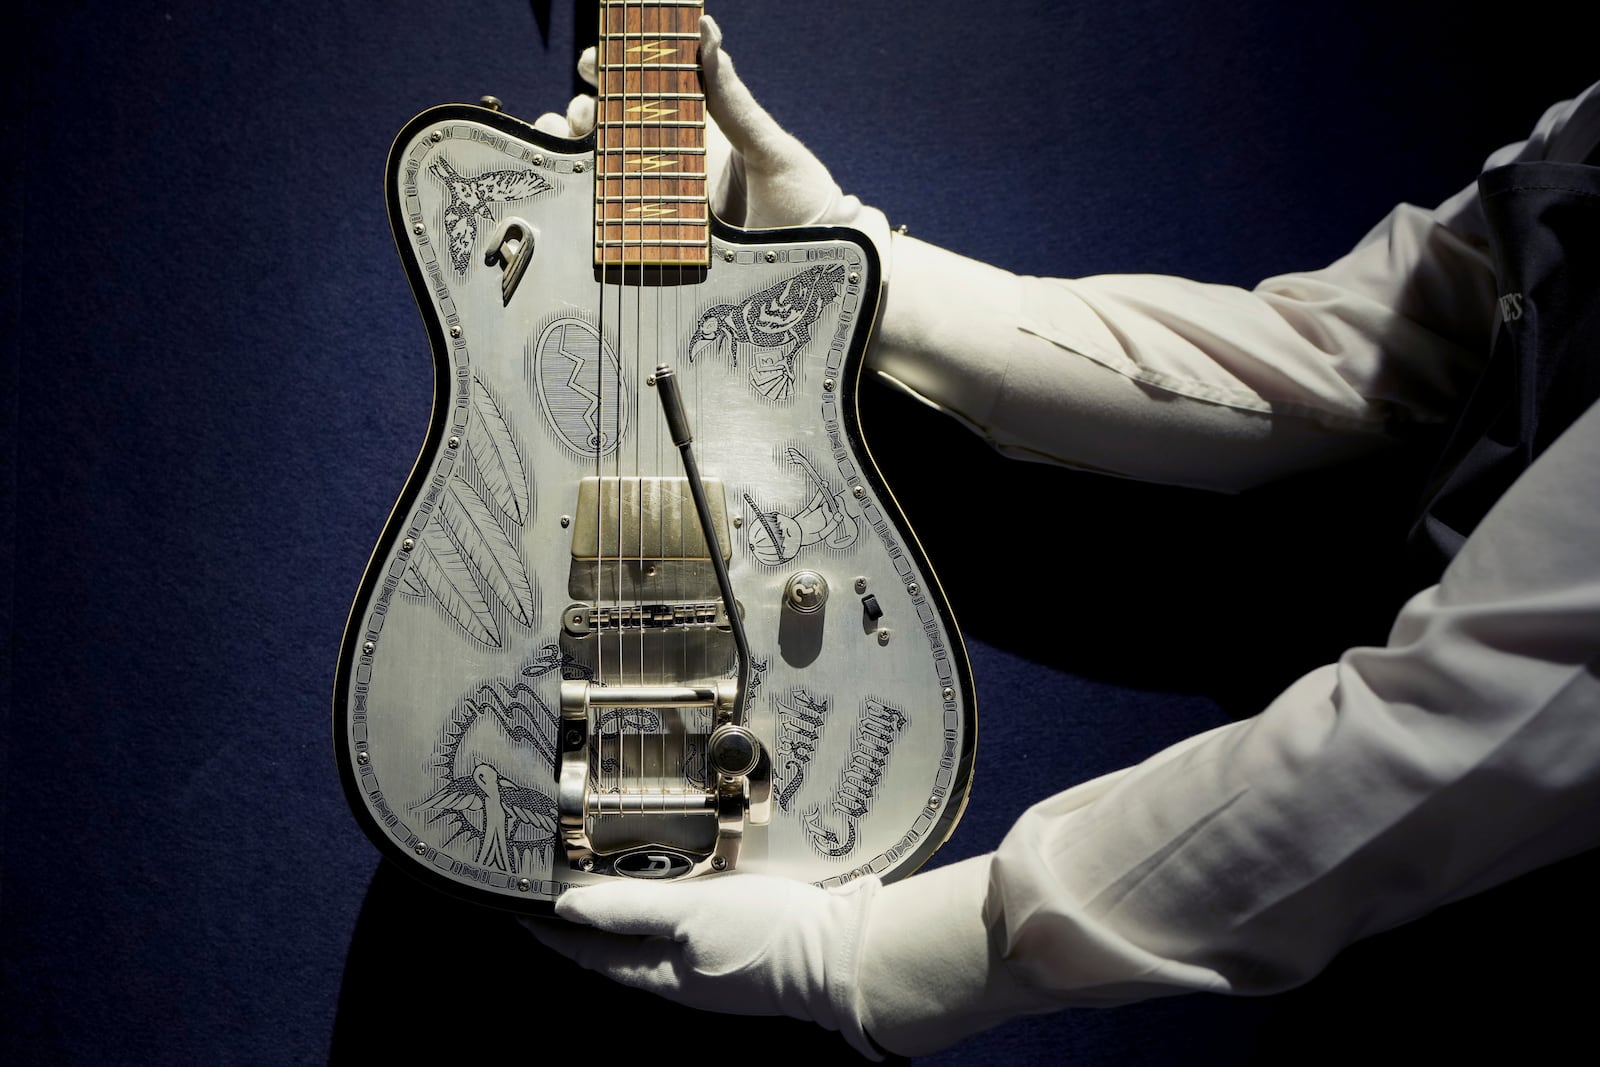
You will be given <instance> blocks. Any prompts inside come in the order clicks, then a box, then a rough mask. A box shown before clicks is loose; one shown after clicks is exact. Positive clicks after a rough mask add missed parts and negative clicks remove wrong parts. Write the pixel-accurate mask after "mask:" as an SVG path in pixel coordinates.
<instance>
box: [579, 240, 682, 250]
mask: <svg viewBox="0 0 1600 1067" xmlns="http://www.w3.org/2000/svg"><path fill="white" fill-rule="evenodd" d="M595 243H596V244H598V245H600V246H601V247H603V248H615V249H619V250H622V251H626V250H627V249H630V248H704V247H705V246H704V244H702V243H700V242H697V241H654V240H640V241H631V240H620V241H609V240H602V241H596V242H595Z"/></svg>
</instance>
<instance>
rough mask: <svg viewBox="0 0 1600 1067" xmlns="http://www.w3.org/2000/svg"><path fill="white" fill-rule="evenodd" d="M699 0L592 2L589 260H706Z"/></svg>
mask: <svg viewBox="0 0 1600 1067" xmlns="http://www.w3.org/2000/svg"><path fill="white" fill-rule="evenodd" d="M704 6H705V5H704V4H703V3H700V2H698V0H656V2H653V3H649V2H633V0H601V3H600V39H599V45H598V47H597V57H598V63H597V67H598V69H597V71H596V73H597V74H598V75H599V91H598V94H597V98H596V123H595V182H594V262H595V266H596V267H599V268H602V269H606V270H610V269H615V268H620V269H623V270H626V269H628V268H639V269H640V270H641V272H644V271H646V270H647V269H648V268H654V267H691V268H694V267H697V268H705V267H706V266H708V264H709V258H708V257H709V254H710V209H709V207H708V201H707V198H706V120H705V94H704V92H703V91H702V88H701V83H700V14H701V11H702V10H703V9H704Z"/></svg>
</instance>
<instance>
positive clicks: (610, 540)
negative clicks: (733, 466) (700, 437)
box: [572, 477, 732, 562]
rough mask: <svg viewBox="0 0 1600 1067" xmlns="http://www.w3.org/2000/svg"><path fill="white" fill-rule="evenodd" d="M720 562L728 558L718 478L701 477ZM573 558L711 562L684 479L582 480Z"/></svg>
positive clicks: (574, 522) (724, 505)
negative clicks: (719, 546) (709, 509)
mask: <svg viewBox="0 0 1600 1067" xmlns="http://www.w3.org/2000/svg"><path fill="white" fill-rule="evenodd" d="M700 484H701V485H703V486H704V487H705V492H706V499H707V501H708V502H709V503H710V505H711V516H712V523H713V525H714V526H715V528H716V531H717V542H718V543H719V544H720V545H722V558H723V559H725V560H727V559H732V553H731V550H730V548H729V546H730V545H731V544H732V540H731V538H729V536H728V504H727V500H726V499H725V497H724V492H723V487H722V479H720V478H702V479H701V480H700ZM572 558H573V559H575V560H582V561H585V562H587V561H595V560H606V561H615V560H637V561H644V562H649V561H651V560H708V561H709V560H710V559H711V553H710V551H709V549H708V548H707V547H706V539H705V536H704V535H703V534H702V533H701V531H700V518H699V516H698V515H696V514H695V507H694V498H693V496H691V495H690V493H689V482H688V479H686V478H614V477H608V478H584V479H583V480H582V481H580V482H579V483H578V507H577V512H576V513H575V514H574V515H573V517H572Z"/></svg>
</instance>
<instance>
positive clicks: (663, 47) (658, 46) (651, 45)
mask: <svg viewBox="0 0 1600 1067" xmlns="http://www.w3.org/2000/svg"><path fill="white" fill-rule="evenodd" d="M677 50H678V46H677V45H670V44H662V43H661V42H660V41H643V42H641V43H639V44H636V45H634V46H633V47H632V48H630V49H628V52H629V53H630V54H632V53H638V56H639V59H640V60H641V61H643V62H645V63H654V62H655V61H656V60H658V59H661V58H663V57H665V56H670V55H671V54H672V53H674V52H676V51H677Z"/></svg>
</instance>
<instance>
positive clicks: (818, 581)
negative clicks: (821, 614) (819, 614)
mask: <svg viewBox="0 0 1600 1067" xmlns="http://www.w3.org/2000/svg"><path fill="white" fill-rule="evenodd" d="M785 589H786V590H787V596H786V599H787V600H788V602H789V606H790V607H791V608H793V609H794V610H796V611H798V612H800V614H802V615H810V614H811V613H812V612H814V611H819V610H821V608H822V605H824V604H826V603H827V602H828V582H827V579H825V578H823V577H822V575H820V574H818V573H817V572H816V571H800V572H799V573H797V574H794V575H791V576H790V578H789V581H788V583H787V584H786V585H785Z"/></svg>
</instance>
